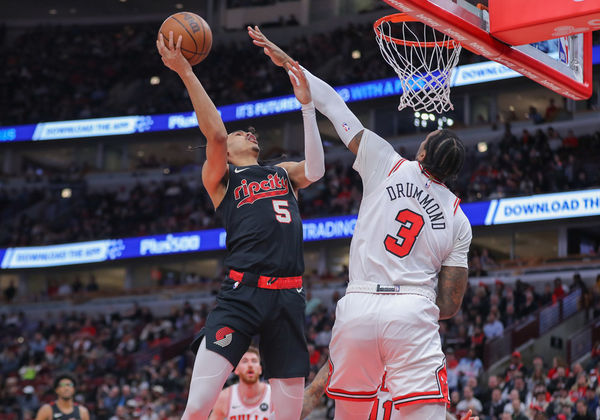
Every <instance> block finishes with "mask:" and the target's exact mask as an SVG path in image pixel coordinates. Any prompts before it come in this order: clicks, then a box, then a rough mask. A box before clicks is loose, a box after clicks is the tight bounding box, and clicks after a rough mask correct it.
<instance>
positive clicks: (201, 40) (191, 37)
mask: <svg viewBox="0 0 600 420" xmlns="http://www.w3.org/2000/svg"><path fill="white" fill-rule="evenodd" d="M159 31H160V33H162V34H163V38H164V40H165V44H167V45H168V43H169V31H173V44H174V45H177V39H178V38H179V35H181V36H182V37H183V39H182V40H181V53H182V54H183V56H184V57H185V58H187V60H188V61H189V62H190V64H191V65H192V66H195V65H196V64H198V63H199V62H201V61H202V60H204V59H205V58H206V57H207V56H208V53H209V52H210V47H211V46H212V32H211V31H210V26H208V23H206V21H205V20H204V19H202V18H201V17H200V16H198V15H197V14H195V13H190V12H179V13H175V14H174V15H171V16H169V17H168V18H166V19H165V21H164V22H163V23H162V25H160V29H159Z"/></svg>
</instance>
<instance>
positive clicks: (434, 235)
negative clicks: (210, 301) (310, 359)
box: [248, 27, 472, 420]
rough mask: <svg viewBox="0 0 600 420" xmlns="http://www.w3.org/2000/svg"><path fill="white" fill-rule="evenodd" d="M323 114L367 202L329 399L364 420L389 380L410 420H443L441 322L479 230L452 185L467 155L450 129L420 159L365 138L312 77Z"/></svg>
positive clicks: (334, 341)
mask: <svg viewBox="0 0 600 420" xmlns="http://www.w3.org/2000/svg"><path fill="white" fill-rule="evenodd" d="M248 33H249V35H250V37H251V38H253V39H254V44H256V45H257V46H259V47H262V48H263V49H264V51H265V53H266V54H267V55H268V56H269V57H270V58H271V59H272V61H273V62H274V63H275V64H276V65H279V66H287V67H289V66H290V63H294V64H297V63H296V62H294V61H293V60H292V59H291V58H290V57H289V56H288V55H287V54H285V53H284V52H283V51H282V50H281V49H280V48H279V47H277V46H276V45H275V44H273V43H272V42H270V41H269V40H268V39H267V38H266V37H265V36H264V35H263V34H262V33H261V32H260V30H259V29H258V27H255V28H250V27H248ZM304 75H305V77H306V79H307V80H308V82H309V86H310V90H311V94H312V98H313V101H314V103H315V106H316V108H317V110H319V111H320V112H321V113H322V114H324V115H325V116H326V117H327V118H328V119H329V120H330V121H331V122H332V124H333V126H334V128H335V129H336V132H337V133H338V135H339V136H340V139H341V140H342V142H343V143H344V144H345V145H346V146H347V147H348V149H350V151H351V152H352V153H354V154H355V155H356V160H355V162H354V165H353V168H354V169H355V170H356V171H357V172H358V173H359V174H360V176H361V178H362V181H363V199H362V202H361V205H360V210H359V212H358V220H357V223H356V228H355V231H354V236H353V238H352V242H351V245H350V262H349V271H350V282H349V285H348V288H347V292H346V295H345V296H344V297H343V298H342V299H340V301H339V302H338V304H337V309H336V321H335V324H334V327H333V331H332V338H331V343H330V345H329V350H330V375H329V382H328V385H327V387H326V393H327V395H329V396H330V397H331V398H334V399H335V400H336V404H335V418H336V419H337V420H364V419H366V418H368V417H369V413H370V411H371V406H372V402H373V401H374V400H375V399H376V398H377V392H378V387H379V384H380V382H381V378H382V376H383V373H384V371H385V372H387V386H388V388H389V390H390V394H391V395H392V397H393V401H394V407H395V408H396V409H398V410H399V414H400V417H401V418H403V419H419V420H428V419H433V420H443V419H445V416H446V404H448V403H449V399H448V384H447V379H446V366H445V357H444V354H443V353H442V346H441V340H440V336H439V333H438V328H439V324H438V321H439V319H447V318H450V317H452V316H454V314H455V313H456V312H457V311H458V310H459V308H460V304H461V302H462V298H463V295H464V292H465V290H466V286H467V253H468V250H469V245H470V243H471V238H472V234H471V226H470V224H469V221H468V219H467V218H466V216H465V215H464V213H463V212H462V210H461V209H460V207H459V203H460V200H459V199H458V197H456V196H455V195H454V194H453V193H452V192H451V191H450V190H449V189H448V188H447V187H446V186H445V185H444V184H443V181H444V180H445V179H449V178H452V177H454V176H456V175H457V174H458V172H459V171H460V169H461V168H462V164H463V161H464V155H465V151H464V146H463V144H462V142H461V141H460V140H459V139H458V137H457V136H456V135H455V134H454V133H453V132H451V131H449V130H437V131H434V132H432V133H430V134H429V135H428V136H427V137H426V138H425V140H423V142H422V143H421V145H420V147H419V150H418V152H417V156H416V160H415V161H410V160H408V159H406V158H403V157H402V156H400V155H399V154H398V153H396V151H395V150H394V148H393V147H392V146H391V145H390V144H389V143H388V142H387V141H385V140H384V139H382V138H381V137H379V136H378V135H377V134H375V133H373V132H372V131H369V130H366V129H365V128H364V127H363V126H362V124H361V123H360V121H359V120H358V118H356V116H355V115H354V114H352V112H351V111H350V110H349V109H348V107H347V106H346V104H345V102H344V100H343V99H342V98H341V97H340V96H339V95H338V94H337V93H336V91H335V90H334V89H333V88H332V87H331V86H329V85H328V84H327V83H325V82H324V81H322V80H320V79H318V78H317V77H315V76H313V75H312V74H311V73H309V72H308V71H307V70H306V69H304Z"/></svg>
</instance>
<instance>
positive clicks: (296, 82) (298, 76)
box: [285, 61, 312, 104]
mask: <svg viewBox="0 0 600 420" xmlns="http://www.w3.org/2000/svg"><path fill="white" fill-rule="evenodd" d="M285 68H286V69H287V71H288V74H289V76H290V82H292V86H293V87H294V95H296V99H298V102H300V103H301V104H307V103H309V102H310V101H312V97H311V95H310V87H309V86H308V81H307V80H306V76H304V72H303V71H302V68H300V64H298V62H297V61H289V62H288V63H286V64H285Z"/></svg>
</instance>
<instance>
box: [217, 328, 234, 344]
mask: <svg viewBox="0 0 600 420" xmlns="http://www.w3.org/2000/svg"><path fill="white" fill-rule="evenodd" d="M233 333H234V331H233V330H232V329H231V328H229V327H223V328H221V329H220V330H219V331H217V334H216V336H215V338H216V339H217V341H215V344H216V345H217V346H221V347H227V346H228V345H230V344H231V340H232V339H233Z"/></svg>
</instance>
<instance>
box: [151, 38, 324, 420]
mask: <svg viewBox="0 0 600 420" xmlns="http://www.w3.org/2000/svg"><path fill="white" fill-rule="evenodd" d="M169 38H170V39H169V40H166V39H163V37H162V35H161V34H159V39H158V40H157V48H158V51H159V53H160V55H161V56H162V60H163V63H164V64H165V65H166V66H167V67H168V68H170V69H171V70H173V71H175V72H176V73H177V74H178V75H179V77H180V78H181V80H182V81H183V83H184V84H185V87H186V88H187V91H188V93H189V96H190V99H191V101H192V104H193V106H194V110H195V112H196V117H197V119H198V125H199V126H200V130H201V131H202V133H203V134H204V135H205V137H206V139H207V145H206V162H205V163H204V166H203V168H202V181H203V183H204V187H205V188H206V191H207V192H208V194H209V196H210V198H211V200H212V202H213V205H214V206H215V209H216V211H217V213H219V214H220V215H221V217H222V220H223V223H224V224H225V230H226V231H227V251H228V254H227V257H226V258H225V261H224V262H225V264H226V267H227V268H228V276H227V278H226V279H225V280H224V281H223V285H222V288H221V291H220V292H219V295H218V296H217V306H216V307H215V309H214V310H213V311H212V312H211V313H210V315H209V316H208V319H207V322H206V326H205V328H204V330H203V331H202V334H201V336H199V337H197V338H196V340H195V341H194V345H193V348H194V347H195V350H196V351H197V354H196V360H195V363H194V370H193V374H192V379H191V383H190V391H189V395H188V402H187V405H186V409H185V412H184V414H183V420H189V419H194V420H196V419H201V420H205V419H206V418H207V417H208V415H209V413H210V410H211V408H212V407H213V406H214V404H215V401H216V400H217V397H218V395H219V392H220V391H221V388H222V387H223V384H224V383H225V380H226V379H227V377H228V376H229V374H230V372H231V371H232V370H233V367H234V366H236V365H237V364H238V362H239V361H240V358H241V357H242V355H243V354H244V353H245V352H246V350H247V349H248V346H249V345H250V340H251V338H252V337H253V336H254V335H257V334H259V335H260V345H259V346H260V353H261V355H262V359H263V361H264V368H265V369H264V373H265V376H266V377H267V378H269V383H270V385H271V392H272V406H273V410H274V413H275V416H276V418H277V420H298V419H299V418H300V412H301V410H302V397H303V389H304V378H305V377H306V376H307V375H308V372H309V362H308V351H307V348H306V340H305V335H304V309H305V306H306V299H305V294H304V290H303V289H302V273H303V272H304V259H303V251H302V239H303V233H302V221H301V220H300V212H299V209H298V202H297V192H298V190H299V189H300V188H305V187H307V186H309V185H310V184H311V183H312V182H314V181H317V180H318V179H319V178H321V177H322V176H323V173H324V171H325V163H324V157H323V147H322V145H321V139H320V135H319V131H318V129H317V125H316V118H315V111H314V105H313V104H312V98H311V95H310V89H309V88H308V82H307V81H306V78H305V77H304V74H303V72H302V70H301V69H300V66H299V65H298V63H296V62H291V63H289V65H288V66H287V68H286V69H287V70H288V73H289V75H290V81H291V82H292V85H293V88H294V93H295V95H296V98H297V99H298V101H299V102H300V103H301V104H302V115H303V120H304V138H305V155H306V159H305V160H303V161H301V162H283V163H280V164H278V165H276V166H260V165H259V164H258V154H259V151H260V147H259V144H258V141H257V138H256V136H255V135H254V133H252V132H246V131H235V132H233V133H230V134H227V132H226V130H225V127H224V125H223V121H222V120H221V117H220V115H219V113H218V111H217V109H216V108H215V106H214V104H213V103H212V101H211V99H210V98H209V97H208V95H207V94H206V91H205V90H204V88H203V87H202V84H201V83H200V81H199V80H198V78H197V77H196V76H195V75H194V72H193V71H192V68H191V66H190V64H189V63H188V61H187V60H186V59H185V58H184V57H183V55H182V54H181V52H180V45H181V37H179V39H178V40H177V44H176V45H174V39H173V35H172V33H170V34H169ZM243 64H244V63H240V66H243Z"/></svg>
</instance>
